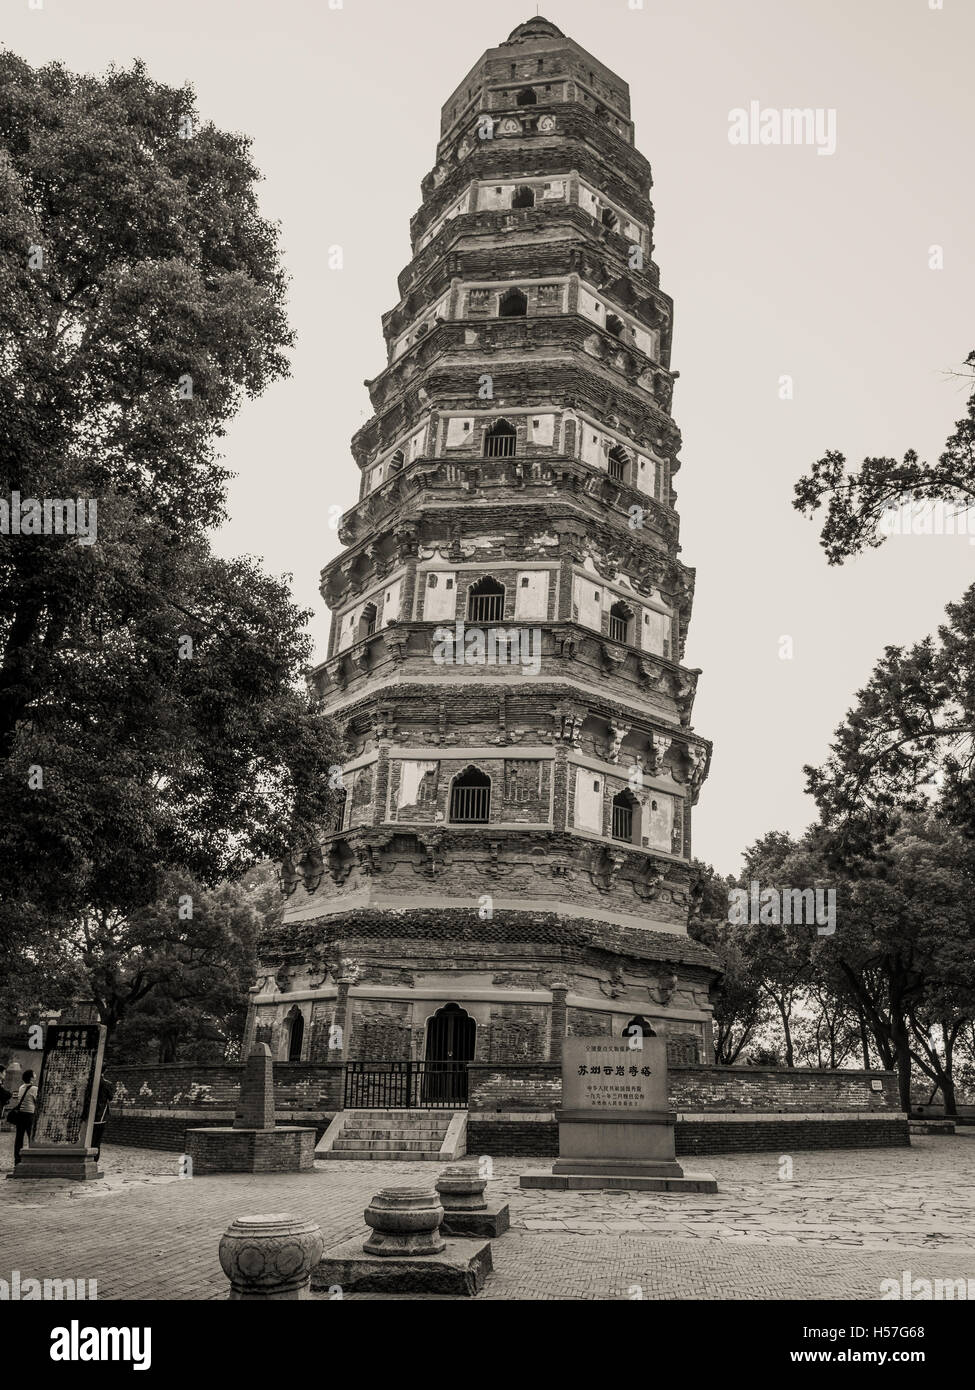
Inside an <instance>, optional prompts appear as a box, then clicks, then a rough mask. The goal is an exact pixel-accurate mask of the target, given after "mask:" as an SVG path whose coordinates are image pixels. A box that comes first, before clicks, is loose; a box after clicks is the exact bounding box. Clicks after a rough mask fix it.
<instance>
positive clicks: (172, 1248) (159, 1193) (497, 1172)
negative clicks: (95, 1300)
mask: <svg viewBox="0 0 975 1390" xmlns="http://www.w3.org/2000/svg"><path fill="white" fill-rule="evenodd" d="M11 1151H12V1140H11V1136H10V1135H8V1134H3V1135H0V1164H2V1166H3V1167H4V1168H5V1169H8V1168H9V1167H10V1164H11V1161H12V1158H11ZM788 1157H791V1162H792V1177H791V1180H790V1179H787V1178H783V1177H780V1173H781V1172H788V1165H787V1164H784V1163H783V1162H782V1156H780V1155H779V1154H742V1155H731V1156H723V1157H720V1158H712V1159H708V1160H707V1167H708V1168H709V1169H710V1170H711V1171H712V1172H713V1173H714V1175H715V1176H716V1178H717V1180H718V1186H719V1191H718V1192H717V1193H715V1194H713V1195H710V1196H708V1195H701V1194H694V1195H687V1196H683V1195H670V1194H664V1193H660V1194H658V1193H625V1192H589V1193H583V1192H574V1193H566V1192H555V1191H541V1190H526V1191H523V1190H522V1189H521V1188H519V1186H518V1175H519V1174H520V1173H523V1172H530V1171H532V1170H544V1169H546V1168H547V1167H548V1166H549V1165H548V1164H546V1163H544V1162H542V1161H541V1160H538V1159H514V1158H506V1159H495V1160H494V1161H493V1164H494V1169H493V1171H494V1178H493V1180H492V1182H491V1184H490V1186H489V1193H490V1194H491V1195H494V1196H497V1195H502V1194H503V1196H504V1197H505V1198H507V1199H508V1200H509V1201H510V1203H511V1217H512V1229H511V1232H510V1233H509V1234H508V1235H506V1236H504V1237H502V1238H501V1239H500V1240H498V1241H496V1242H495V1244H494V1265H495V1272H494V1274H493V1276H492V1277H491V1279H490V1280H489V1281H488V1284H487V1287H486V1288H485V1290H484V1291H483V1292H482V1293H481V1294H480V1295H479V1297H480V1298H481V1299H539V1298H542V1299H566V1298H574V1299H627V1298H639V1297H643V1298H655V1299H657V1298H731V1299H784V1298H827V1299H831V1298H860V1299H876V1298H879V1296H880V1282H881V1280H883V1279H891V1278H893V1279H898V1280H899V1279H901V1277H902V1274H903V1271H905V1270H909V1271H910V1272H911V1276H912V1278H915V1279H918V1278H921V1279H931V1280H933V1279H961V1278H965V1279H969V1278H971V1279H975V1129H973V1130H970V1131H969V1132H968V1133H962V1134H959V1135H956V1136H955V1137H953V1138H952V1137H946V1138H940V1137H930V1138H929V1137H920V1136H915V1137H914V1138H913V1140H912V1144H911V1147H910V1148H909V1149H859V1150H843V1151H833V1152H825V1153H824V1152H809V1153H795V1154H792V1155H790V1156H788ZM102 1166H103V1168H104V1170H105V1173H106V1177H105V1179H104V1181H102V1182H95V1183H89V1184H83V1183H79V1184H71V1183H67V1182H63V1181H57V1180H37V1181H33V1182H30V1183H20V1182H6V1181H4V1182H0V1277H5V1278H6V1277H9V1276H8V1271H12V1270H14V1269H16V1270H19V1271H20V1274H21V1278H22V1279H25V1278H29V1277H33V1278H45V1277H47V1278H74V1279H80V1278H84V1279H89V1280H90V1279H97V1281H98V1296H99V1298H101V1299H107V1298H131V1299H151V1298H163V1299H208V1298H225V1297H226V1295H227V1290H228V1284H227V1281H226V1279H225V1277H224V1275H223V1274H222V1272H221V1270H220V1267H219V1264H218V1261H217V1245H218V1242H219V1240H220V1236H221V1234H222V1233H223V1231H224V1229H225V1228H226V1226H227V1225H228V1224H229V1222H230V1221H232V1220H233V1219H234V1217H237V1216H243V1215H252V1214H257V1213H266V1212H290V1213H292V1214H294V1215H295V1216H302V1217H309V1218H313V1219H314V1220H315V1221H317V1222H318V1224H319V1225H320V1226H321V1228H322V1232H323V1234H324V1236H325V1241H326V1246H328V1245H331V1244H335V1243H337V1242H339V1241H342V1240H345V1239H348V1238H350V1237H352V1236H354V1235H355V1234H356V1233H357V1232H359V1231H363V1230H364V1229H365V1227H364V1225H363V1220H362V1211H363V1208H364V1207H365V1205H366V1203H367V1202H368V1200H369V1198H370V1197H371V1196H372V1195H373V1194H374V1193H375V1192H377V1191H378V1190H379V1189H380V1188H381V1187H383V1186H397V1185H403V1184H409V1183H414V1182H416V1181H418V1180H420V1181H426V1182H432V1181H433V1180H434V1179H435V1177H436V1175H437V1173H438V1172H439V1171H440V1169H439V1166H438V1165H437V1164H433V1163H429V1164H428V1163H367V1162H349V1163H345V1162H341V1161H332V1162H328V1163H319V1164H318V1165H316V1169H315V1171H314V1172H313V1173H296V1174H285V1175H275V1176H250V1175H241V1176H238V1175H233V1176H230V1175H228V1176H226V1177H221V1176H218V1177H202V1178H194V1179H185V1178H181V1177H179V1175H178V1155H176V1154H164V1153H160V1152H157V1151H151V1150H146V1149H126V1148H117V1147H113V1146H112V1145H108V1144H107V1145H106V1146H105V1148H104V1150H103V1160H102ZM699 1166H704V1164H703V1162H702V1163H700V1164H699ZM320 1297H323V1298H324V1297H325V1295H321V1296H320ZM357 1297H370V1295H357ZM372 1297H377V1295H372Z"/></svg>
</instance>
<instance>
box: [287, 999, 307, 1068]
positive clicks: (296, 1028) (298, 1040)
mask: <svg viewBox="0 0 975 1390" xmlns="http://www.w3.org/2000/svg"><path fill="white" fill-rule="evenodd" d="M288 1018H289V1026H288V1061H289V1062H300V1061H301V1045H302V1043H303V1042H304V1040H305V1016H304V1014H303V1013H302V1012H301V1010H300V1009H299V1008H297V1007H295V1008H293V1009H292V1010H291V1013H290V1014H289V1015H288Z"/></svg>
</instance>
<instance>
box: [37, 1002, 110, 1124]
mask: <svg viewBox="0 0 975 1390" xmlns="http://www.w3.org/2000/svg"><path fill="white" fill-rule="evenodd" d="M104 1032H105V1030H104V1029H103V1028H100V1027H99V1026H98V1025H97V1024H74V1025H68V1026H63V1027H62V1026H58V1025H52V1026H51V1027H49V1028H48V1030H47V1034H46V1036H45V1038H44V1063H43V1066H42V1068H41V1081H40V1094H39V1096H38V1102H37V1119H36V1121H35V1123H34V1134H33V1136H32V1141H33V1146H34V1147H38V1146H43V1145H47V1144H58V1145H62V1144H63V1145H67V1146H70V1147H72V1148H87V1147H88V1145H89V1144H90V1143H91V1126H92V1121H93V1119H94V1114H93V1101H94V1098H95V1096H96V1095H97V1093H98V1075H99V1073H100V1071H101V1055H102V1049H103V1046H104Z"/></svg>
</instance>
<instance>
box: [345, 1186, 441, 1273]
mask: <svg viewBox="0 0 975 1390" xmlns="http://www.w3.org/2000/svg"><path fill="white" fill-rule="evenodd" d="M365 1219H366V1225H367V1226H371V1227H372V1235H371V1236H370V1237H369V1239H368V1240H367V1241H366V1242H365V1244H364V1245H363V1247H362V1248H363V1250H364V1251H365V1252H366V1254H367V1255H381V1256H383V1257H384V1258H385V1257H387V1256H391V1255H437V1254H439V1253H440V1251H441V1250H443V1248H444V1246H445V1245H446V1243H447V1242H446V1241H445V1240H444V1238H443V1236H442V1235H441V1234H440V1223H441V1221H442V1220H443V1207H442V1206H441V1205H440V1201H439V1198H438V1197H437V1194H436V1192H435V1191H434V1190H433V1189H432V1188H429V1187H386V1188H383V1190H382V1192H380V1193H378V1194H377V1196H375V1197H373V1199H372V1201H371V1202H370V1203H369V1205H368V1206H367V1207H366V1210H365Z"/></svg>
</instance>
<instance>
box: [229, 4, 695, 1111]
mask: <svg viewBox="0 0 975 1390" xmlns="http://www.w3.org/2000/svg"><path fill="white" fill-rule="evenodd" d="M633 139H634V135H633V125H632V122H631V120H630V103H629V89H628V87H627V84H626V83H625V82H623V81H621V80H620V78H618V77H617V76H616V75H615V74H614V73H612V72H610V71H608V70H607V69H606V68H605V67H603V66H602V64H601V63H599V62H598V61H597V60H596V59H595V58H593V57H591V56H590V55H589V54H588V53H587V52H586V51H585V50H584V49H582V48H580V46H579V45H578V44H577V43H575V42H573V41H572V40H571V39H568V38H566V37H565V36H564V35H563V34H562V33H561V32H560V31H559V29H557V28H556V27H555V25H554V24H551V23H549V22H548V21H547V20H545V19H543V18H540V17H538V18H535V19H531V20H529V21H528V22H527V23H525V24H521V25H519V26H518V28H517V29H515V31H514V32H513V33H512V34H511V36H510V37H509V38H508V39H507V40H506V41H505V42H504V43H502V44H500V45H499V46H498V47H497V48H492V49H490V50H489V51H488V52H487V53H485V54H484V55H483V56H482V57H481V58H480V59H479V60H478V62H477V63H476V64H475V66H474V67H473V68H472V69H471V71H470V73H469V74H468V75H467V76H466V77H465V78H464V80H463V81H462V82H461V84H460V86H459V87H458V88H457V90H456V91H455V92H454V93H453V94H452V95H451V96H450V97H449V98H448V100H447V103H446V105H445V106H444V107H443V112H442V119H441V130H440V143H439V145H438V147H437V160H436V165H435V167H434V168H433V169H432V171H431V172H430V173H429V174H428V175H427V176H426V178H425V179H424V180H423V183H422V194H423V200H422V204H421V206H420V208H419V211H418V212H417V213H416V215H415V216H414V218H413V221H412V226H411V232H412V247H413V258H412V260H411V261H410V263H409V265H408V266H407V267H406V269H405V270H404V271H403V272H402V273H401V275H400V277H399V292H400V298H399V301H398V303H397V304H396V306H395V307H394V308H393V309H391V310H390V311H389V313H387V314H386V315H385V316H384V319H383V333H384V336H385V339H386V346H387V351H388V361H387V364H386V366H385V367H384V368H383V370H382V371H381V372H380V374H379V375H378V376H377V377H376V378H375V380H373V381H372V382H370V383H368V385H369V393H370V398H371V401H372V407H373V411H374V414H373V416H372V418H371V419H370V420H369V422H368V423H367V424H366V425H364V426H363V427H362V429H360V430H359V432H358V433H357V435H356V436H355V438H354V440H353V442H352V452H353V455H354V457H355V461H356V464H357V465H358V467H359V470H360V472H361V475H362V481H361V490H360V498H359V501H358V503H357V504H356V505H355V506H354V507H353V508H352V509H351V510H350V511H349V512H348V513H347V514H346V515H345V516H344V518H343V520H342V525H341V529H340V533H339V534H340V539H341V541H342V543H343V546H344V547H345V549H344V552H343V553H342V554H341V555H340V556H339V557H338V558H337V559H335V560H334V561H333V562H332V563H331V564H329V565H328V566H326V568H325V570H324V571H323V573H322V594H323V596H324V599H325V602H326V603H327V604H328V606H329V608H330V609H331V610H332V613H333V622H332V632H331V640H330V644H329V651H328V656H327V659H326V660H325V661H324V662H323V663H322V665H321V666H319V667H318V669H317V670H315V671H314V673H313V675H312V678H311V679H312V681H313V685H314V689H315V691H316V692H317V694H318V696H319V697H320V699H321V701H322V704H323V707H324V708H325V709H326V710H327V712H328V713H329V714H330V715H331V716H332V717H333V718H334V719H335V720H337V721H338V723H339V725H340V727H341V728H342V729H343V730H344V733H345V737H346V740H347V761H346V763H345V765H344V769H343V785H344V787H345V790H346V799H345V805H344V808H343V811H342V814H341V817H340V819H339V820H338V821H337V823H336V824H335V826H334V827H333V829H332V830H331V831H330V832H329V833H328V834H325V835H323V837H322V838H321V840H320V842H319V843H318V844H315V845H310V846H307V847H306V848H305V849H304V851H303V852H302V853H300V854H296V856H295V858H294V860H293V861H289V862H288V863H286V864H285V865H284V869H283V875H282V886H283V889H284V892H285V893H286V894H287V895H288V899H287V908H286V913H285V921H284V927H283V929H281V930H280V931H279V932H277V933H275V934H274V935H273V936H272V937H271V938H270V939H268V940H267V941H266V942H265V946H264V952H263V960H264V965H263V971H264V974H263V978H262V980H261V982H260V984H259V985H258V986H257V988H256V990H255V992H254V994H253V996H252V1006H251V1010H250V1015H249V1025H248V1040H247V1045H248V1047H249V1045H250V1042H251V1041H252V1040H254V1039H255V1038H256V1039H257V1040H258V1041H260V1040H267V1041H269V1042H270V1044H271V1047H272V1051H273V1054H274V1056H275V1058H276V1059H278V1060H280V1061H287V1060H288V1059H291V1060H302V1061H322V1062H326V1061H332V1062H334V1061H336V1060H338V1059H342V1060H345V1061H359V1062H363V1061H365V1062H370V1063H376V1064H380V1063H384V1062H399V1063H402V1062H404V1061H406V1060H408V1059H413V1060H414V1061H420V1060H424V1059H427V1060H436V1061H444V1060H449V1061H452V1062H458V1063H459V1062H464V1061H466V1060H476V1061H477V1062H482V1063H497V1064H525V1063H532V1062H542V1061H550V1060H555V1061H557V1060H558V1059H559V1058H560V1055H561V1046H562V1038H563V1037H564V1036H565V1034H566V1032H568V1033H570V1034H571V1033H585V1034H594V1033H605V1034H607V1035H610V1034H611V1035H614V1036H618V1035H620V1034H621V1033H622V1032H623V1030H624V1029H626V1028H628V1027H629V1026H630V1025H631V1024H635V1025H636V1026H637V1027H643V1026H644V1025H646V1024H649V1025H650V1026H651V1027H652V1028H653V1029H654V1030H655V1031H657V1032H662V1033H663V1034H665V1035H666V1037H667V1042H668V1053H669V1055H670V1057H671V1059H672V1060H674V1061H678V1060H679V1061H695V1060H701V1061H704V1060H710V1059H711V1057H712V1055H713V1054H712V1052H711V1049H710V1038H709V1018H710V1014H709V1005H708V990H709V985H710V983H711V981H712V980H713V978H714V973H715V972H714V969H713V960H712V958H711V957H710V955H709V953H708V952H707V951H706V950H705V949H704V948H703V947H701V946H699V945H698V944H697V943H695V942H693V941H692V940H691V939H690V938H689V937H688V935H687V915H688V860H689V856H690V853H691V815H692V807H693V806H694V804H695V802H696V801H697V797H698V793H699V791H700V788H701V784H702V782H703V781H704V778H705V776H706V774H707V770H708V763H709V757H710V745H709V744H708V742H707V741H706V740H705V739H702V738H701V737H700V736H699V735H698V734H696V733H695V732H694V731H693V729H692V724H691V712H692V707H693V702H694V692H695V686H696V683H697V675H698V673H697V672H696V671H693V670H688V669H687V668H686V667H684V666H683V665H682V664H681V662H682V657H683V652H684V641H685V637H686V635H687V627H688V623H689V620H690V614H691V600H692V594H693V587H694V572H693V570H690V569H688V568H687V567H686V566H685V565H684V564H682V563H681V561H680V559H679V558H678V555H679V550H680V546H679V544H678V534H679V522H678V516H677V511H676V507H675V502H676V494H675V492H674V487H673V480H674V475H675V474H676V472H677V469H678V466H679V460H678V451H679V448H680V435H679V432H678V429H677V426H676V425H675V423H674V421H673V419H672V417H671V396H672V391H673V382H674V374H673V373H672V372H671V370H670V352H671V334H672V304H671V300H670V298H669V297H668V296H667V295H666V294H665V293H664V292H663V291H662V290H661V289H660V284H659V272H658V269H657V266H656V265H655V264H654V261H653V209H652V207H651V205H650V203H649V190H650V187H651V174H650V166H649V164H648V162H647V160H646V159H645V158H644V157H643V156H642V155H641V154H639V153H638V152H637V150H636V149H635V148H634V144H633ZM330 1044H331V1046H330ZM463 1084H464V1083H463V1081H461V1082H458V1083H457V1085H458V1086H459V1087H460V1088H461V1089H460V1090H458V1092H457V1095H456V1099H457V1100H458V1102H461V1103H462V1101H463V1090H462V1088H463Z"/></svg>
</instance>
